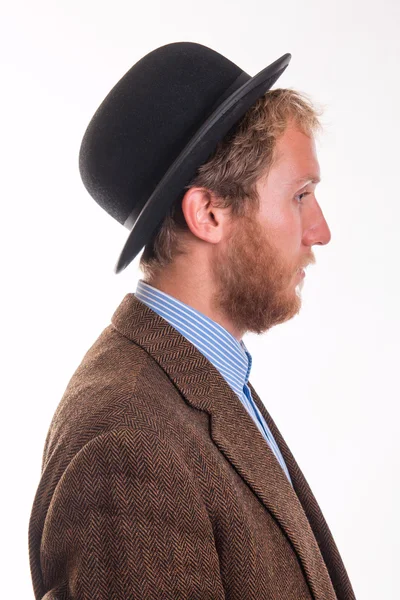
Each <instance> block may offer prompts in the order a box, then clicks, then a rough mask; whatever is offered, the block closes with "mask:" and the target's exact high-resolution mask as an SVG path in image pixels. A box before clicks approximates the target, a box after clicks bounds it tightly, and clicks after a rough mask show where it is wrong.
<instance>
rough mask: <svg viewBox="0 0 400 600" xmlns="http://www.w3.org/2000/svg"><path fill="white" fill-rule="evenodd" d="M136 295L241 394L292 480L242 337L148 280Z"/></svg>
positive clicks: (246, 407) (249, 411)
mask: <svg viewBox="0 0 400 600" xmlns="http://www.w3.org/2000/svg"><path fill="white" fill-rule="evenodd" d="M135 296H136V298H137V299H138V300H140V301H141V302H143V303H144V304H146V305H147V306H148V307H149V308H151V309H152V310H154V312H156V313H157V314H158V315H159V316H160V317H162V318H163V319H165V320H166V321H168V323H169V324H170V325H172V327H174V328H175V329H176V330H177V331H179V333H180V334H181V335H183V336H184V337H185V338H186V339H187V340H189V342H191V343H192V344H193V345H194V346H196V348H197V349H198V350H199V351H200V352H201V353H202V354H203V355H204V356H205V357H206V358H207V359H208V360H209V361H210V362H211V363H212V364H213V365H214V367H215V368H216V369H217V370H218V371H219V372H220V373H221V375H222V377H223V378H224V379H225V381H226V382H227V383H228V385H229V386H230V387H231V388H232V390H233V391H234V392H235V393H236V394H237V396H238V397H239V400H240V401H241V402H242V404H243V406H244V407H245V409H246V410H247V412H248V413H249V415H250V416H251V418H252V419H253V421H254V422H255V424H256V425H257V427H258V429H259V431H260V433H261V435H262V436H263V437H264V439H265V440H266V442H267V443H268V444H269V446H270V448H271V450H272V452H273V453H274V455H275V456H276V458H277V460H278V462H279V464H280V465H281V467H282V469H283V471H284V472H285V474H286V477H287V478H288V479H289V481H290V483H292V481H291V479H290V475H289V471H288V469H287V467H286V464H285V461H284V459H283V456H282V454H281V452H280V450H279V448H278V444H277V443H276V441H275V439H274V437H273V435H272V433H271V430H270V429H269V427H268V425H267V423H266V422H265V419H264V417H263V416H262V414H261V413H260V411H259V409H258V407H257V405H256V404H255V402H254V401H253V398H252V397H251V392H250V388H249V387H248V385H247V382H248V380H249V376H250V370H251V363H252V358H251V355H250V353H249V352H248V350H247V348H246V346H245V344H244V342H243V340H241V341H240V342H239V341H238V340H237V339H236V338H235V337H234V336H233V335H232V334H231V333H229V331H227V330H226V329H225V328H224V327H222V325H220V324H219V323H216V322H215V321H213V320H212V319H210V318H209V317H207V316H206V315H204V314H203V313H201V312H199V311H198V310H196V309H195V308H193V307H192V306H189V305H188V304H185V303H183V302H181V301H180V300H178V299H177V298H174V297H173V296H170V295H169V294H166V293H165V292H162V291H161V290H159V289H157V288H155V287H153V286H151V285H149V284H148V283H145V282H144V281H143V280H142V279H140V280H139V282H138V284H137V288H136V292H135Z"/></svg>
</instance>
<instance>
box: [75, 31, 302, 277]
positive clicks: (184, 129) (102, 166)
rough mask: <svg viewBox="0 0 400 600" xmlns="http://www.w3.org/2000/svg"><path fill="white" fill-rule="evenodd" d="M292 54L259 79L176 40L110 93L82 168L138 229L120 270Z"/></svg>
mask: <svg viewBox="0 0 400 600" xmlns="http://www.w3.org/2000/svg"><path fill="white" fill-rule="evenodd" d="M290 58H291V55H290V54H284V55H283V56H281V57H280V58H279V59H277V60H276V61H274V62H273V63H271V64H270V65H269V66H268V67H266V68H265V69H263V70H262V71H260V73H258V74H257V75H255V76H254V77H251V76H250V75H248V74H247V73H246V72H245V71H243V70H242V69H241V68H240V67H238V66H237V65H235V64H234V63H233V62H231V61H230V60H228V59H227V58H225V57H224V56H222V55H221V54H219V53H218V52H215V51H214V50H212V49H211V48H207V47H206V46H203V45H201V44H195V43H192V42H176V43H173V44H167V45H165V46H161V47H160V48H157V49H155V50H153V51H152V52H150V53H149V54H147V55H146V56H144V57H143V58H142V59H140V60H139V61H138V62H137V63H136V64H134V65H133V66H132V67H131V68H130V69H129V71H128V72H127V73H125V75H124V76H123V77H122V78H121V79H120V80H119V81H118V83H117V84H116V85H115V86H114V87H113V88H112V90H111V91H110V92H109V93H108V94H107V96H106V98H105V99H104V100H103V102H102V103H101V105H100V106H99V108H98V109H97V110H96V112H95V114H94V116H93V117H92V119H91V121H90V123H89V125H88V127H87V129H86V131H85V134H84V136H83V139H82V143H81V147H80V152H79V170H80V174H81V177H82V181H83V183H84V185H85V187H86V189H87V190H88V192H89V193H90V194H91V196H92V197H93V198H94V199H95V200H96V202H97V203H98V204H99V205H100V206H101V207H102V208H103V209H104V210H106V211H107V212H108V213H109V214H110V215H111V216H112V217H113V218H114V219H116V220H117V221H118V222H119V223H121V224H123V225H125V226H126V227H127V228H128V229H129V230H130V234H129V237H128V239H127V240H126V242H125V245H124V248H123V249H122V252H121V255H120V257H119V259H118V262H117V264H116V267H115V271H116V272H117V273H119V272H120V271H121V270H122V269H124V268H125V267H126V266H127V265H128V264H129V263H130V262H131V261H132V260H133V259H134V257H135V256H136V255H137V254H138V252H139V251H140V250H141V249H142V248H143V247H144V246H145V245H146V244H147V243H148V242H149V241H150V240H151V238H152V236H154V235H155V234H156V232H157V230H158V227H159V226H160V224H161V222H162V220H163V218H164V217H165V215H166V214H167V212H168V209H169V208H170V207H171V206H172V204H173V203H174V202H175V201H176V200H178V199H179V197H180V196H182V195H183V193H184V188H185V186H186V185H188V184H189V183H190V180H191V179H192V177H193V176H194V175H195V174H196V171H197V169H198V167H200V166H201V165H202V164H203V163H205V162H206V161H207V159H208V158H209V156H210V155H211V154H212V152H213V151H214V150H215V149H216V147H217V144H218V142H219V141H220V140H221V139H222V138H223V137H224V136H225V135H228V134H229V132H230V130H231V129H232V127H233V126H234V125H235V124H236V123H237V122H238V121H239V120H240V118H241V117H242V116H243V115H244V114H245V112H246V111H247V110H248V108H250V106H251V105H252V104H253V103H254V102H255V101H256V100H257V99H258V98H259V97H260V96H262V95H263V94H264V93H265V92H266V91H267V90H268V89H270V87H271V86H272V85H273V84H274V82H275V81H276V80H277V79H278V77H280V75H281V74H282V73H283V71H284V70H285V69H286V67H287V66H288V64H289V61H290Z"/></svg>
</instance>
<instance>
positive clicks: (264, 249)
mask: <svg viewBox="0 0 400 600" xmlns="http://www.w3.org/2000/svg"><path fill="white" fill-rule="evenodd" d="M309 262H310V261H309ZM311 262H314V261H313V260H312V261H311ZM211 269H212V274H213V280H214V283H215V290H216V291H215V292H214V294H213V296H212V298H211V303H212V307H213V309H214V310H216V311H217V313H220V314H223V315H224V316H225V317H227V318H228V319H229V321H230V322H231V323H232V324H234V326H235V327H236V328H237V330H238V331H240V332H242V335H243V334H244V333H246V332H247V331H249V332H252V333H257V334H261V333H264V332H265V331H267V330H268V329H271V327H273V326H274V325H278V324H280V323H284V322H285V321H288V320H289V319H291V318H293V317H294V316H295V315H297V314H298V313H299V311H300V308H301V296H300V295H299V294H297V290H299V291H301V289H302V288H303V283H304V280H303V279H300V278H297V281H298V285H297V286H296V280H295V277H297V271H298V269H299V266H298V265H294V264H292V265H288V263H287V261H285V260H284V258H283V257H281V255H280V253H279V251H278V250H277V249H276V248H275V247H274V245H273V244H272V241H270V239H269V237H268V234H266V232H265V229H263V227H262V226H261V224H260V223H259V221H258V220H257V219H256V218H254V217H253V216H251V215H250V216H249V215H246V216H244V217H240V218H237V220H236V222H235V223H234V225H233V228H232V234H231V236H230V237H229V239H227V241H226V244H225V245H224V247H223V248H220V247H219V244H217V246H216V253H215V256H214V259H213V261H212V266H211Z"/></svg>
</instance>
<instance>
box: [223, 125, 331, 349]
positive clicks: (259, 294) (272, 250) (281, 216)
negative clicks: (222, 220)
mask: <svg viewBox="0 0 400 600" xmlns="http://www.w3.org/2000/svg"><path fill="white" fill-rule="evenodd" d="M276 157H277V158H276V161H275V163H274V166H273V167H272V168H271V169H270V171H269V174H268V175H267V177H264V178H260V180H259V181H258V182H257V191H258V194H259V197H260V208H259V210H258V211H257V212H256V213H255V214H254V215H253V216H246V217H243V218H239V219H236V220H235V221H234V222H233V223H232V226H231V229H230V231H229V235H228V236H227V239H226V240H224V243H223V244H216V246H215V253H216V255H215V257H214V260H213V261H212V270H213V278H214V282H215V285H216V291H215V294H214V296H213V299H212V302H213V306H214V308H215V309H216V310H217V311H219V312H222V313H223V314H224V315H225V316H226V317H228V318H229V320H230V322H231V323H232V324H233V325H234V327H235V329H236V330H237V332H238V335H239V338H240V337H241V336H242V335H243V334H244V333H245V332H246V331H251V332H253V333H257V334H260V333H263V332H265V331H267V330H268V329H270V328H271V327H273V326H274V325H278V324H279V323H284V322H285V321H288V320H289V319H291V318H292V317H294V316H295V315H296V314H298V313H299V311H300V308H301V296H300V292H301V290H302V287H303V283H304V279H303V278H302V277H301V274H300V273H299V270H300V269H302V268H304V267H306V266H307V265H309V264H313V263H315V258H314V255H313V253H312V250H311V247H312V246H313V245H314V244H327V243H328V242H329V241H330V237H331V235H330V231H329V227H328V225H327V223H326V221H325V218H324V216H323V214H322V211H321V208H320V206H319V204H318V202H317V200H316V197H315V188H316V185H317V183H318V181H312V180H315V179H317V180H318V179H319V177H320V172H319V164H318V160H317V156H316V149H315V142H314V138H313V137H308V136H306V135H305V134H304V133H302V132H301V131H300V130H299V129H298V128H297V127H296V125H295V124H289V125H288V127H287V129H286V130H285V133H284V134H283V135H282V136H281V138H279V139H278V141H277V145H276ZM300 179H302V181H299V180H300Z"/></svg>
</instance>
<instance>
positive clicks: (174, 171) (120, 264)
mask: <svg viewBox="0 0 400 600" xmlns="http://www.w3.org/2000/svg"><path fill="white" fill-rule="evenodd" d="M291 57H292V56H291V54H284V55H283V56H281V57H280V58H278V59H277V60H276V61H274V62H273V63H271V64H270V65H269V66H268V67H266V68H265V69H263V70H262V71H260V72H259V73H257V75H255V76H254V77H252V78H250V79H249V80H248V81H246V83H244V84H243V85H241V86H240V87H239V88H238V89H236V90H235V91H234V92H232V94H230V95H229V96H228V97H227V98H225V99H224V100H223V101H222V102H221V103H220V104H219V105H218V107H217V108H216V109H215V110H214V111H213V112H212V114H211V115H210V116H209V117H208V118H207V119H206V121H205V122H204V123H203V125H202V126H201V127H200V128H199V129H198V130H197V132H196V133H195V135H194V136H193V137H192V139H191V140H190V142H189V143H188V144H187V145H186V146H185V148H184V149H183V150H182V152H181V153H180V154H179V156H178V157H177V158H176V160H175V161H174V162H173V163H172V165H171V167H170V168H169V169H168V171H167V172H166V173H165V175H164V176H163V178H162V179H161V181H160V182H159V183H158V185H157V187H156V188H155V190H154V192H153V193H152V194H151V196H150V197H149V199H148V200H147V202H146V204H145V205H144V206H143V208H142V210H141V211H140V213H139V215H138V216H137V217H136V218H135V220H134V222H133V224H132V223H129V218H128V223H125V226H128V227H129V228H130V226H131V225H133V226H132V229H131V231H130V234H129V236H128V238H127V240H126V242H125V245H124V247H123V249H122V251H121V254H120V256H119V258H118V261H117V263H116V265H115V267H114V272H115V273H120V272H121V271H122V270H123V269H125V268H126V267H127V266H128V265H129V264H130V263H131V262H132V260H133V259H134V258H135V256H136V255H137V254H138V253H139V252H140V250H141V249H142V248H143V247H144V246H145V245H146V244H147V243H148V242H149V241H150V239H151V236H152V235H153V233H154V232H155V231H156V229H157V227H158V226H159V225H160V223H161V221H162V220H163V219H164V217H165V215H166V214H167V212H168V209H169V208H170V207H171V206H172V204H173V203H174V201H175V200H176V199H177V198H178V197H179V195H180V194H181V193H182V191H183V189H184V187H185V185H187V184H188V182H189V181H190V180H191V179H192V177H193V176H194V175H195V173H196V171H197V169H198V167H199V166H200V165H202V164H203V163H205V162H206V161H207V159H208V158H209V156H210V155H211V154H212V152H213V151H214V150H215V148H216V146H217V144H218V142H219V141H220V140H221V139H222V138H223V137H224V135H225V134H226V133H228V131H229V130H230V129H231V128H232V127H233V125H235V123H236V122H238V121H239V119H240V118H241V117H242V116H243V115H244V114H245V113H246V111H247V110H248V109H249V108H250V107H251V106H252V104H254V102H256V101H257V100H258V98H260V97H261V96H262V95H263V94H264V93H265V92H267V91H268V90H269V89H270V88H271V86H272V85H273V84H274V83H275V81H276V80H277V79H278V78H279V77H280V76H281V75H282V73H283V71H284V70H285V69H286V67H287V66H288V64H289V62H290V59H291Z"/></svg>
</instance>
